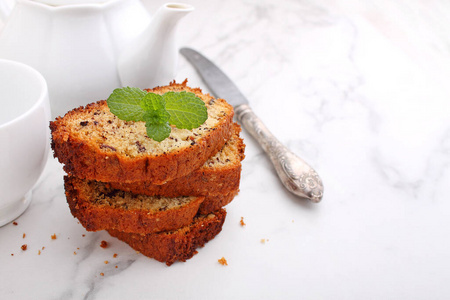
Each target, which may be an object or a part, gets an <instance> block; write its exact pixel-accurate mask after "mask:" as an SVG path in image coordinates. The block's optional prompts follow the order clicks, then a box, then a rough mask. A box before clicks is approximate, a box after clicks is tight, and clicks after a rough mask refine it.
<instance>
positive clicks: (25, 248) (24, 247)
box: [20, 244, 28, 251]
mask: <svg viewBox="0 0 450 300" xmlns="http://www.w3.org/2000/svg"><path fill="white" fill-rule="evenodd" d="M20 248H21V249H22V250H23V251H25V250H27V248H28V246H27V244H23V245H22V246H21V247H20Z"/></svg>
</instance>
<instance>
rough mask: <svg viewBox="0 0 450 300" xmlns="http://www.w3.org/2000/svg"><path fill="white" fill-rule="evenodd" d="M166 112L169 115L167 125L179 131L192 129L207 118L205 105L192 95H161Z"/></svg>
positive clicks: (180, 93)
mask: <svg viewBox="0 0 450 300" xmlns="http://www.w3.org/2000/svg"><path fill="white" fill-rule="evenodd" d="M163 98H164V100H165V101H166V110H167V112H168V113H169V114H170V120H169V123H170V124H172V125H175V126H176V127H177V128H180V129H189V130H191V129H193V128H196V127H199V126H200V125H202V124H203V123H204V122H205V121H206V119H207V118H208V112H207V110H206V106H205V103H204V102H203V101H202V100H200V99H199V98H198V97H197V96H196V95H195V94H194V93H188V92H184V91H183V92H179V93H176V92H167V93H165V94H164V95H163Z"/></svg>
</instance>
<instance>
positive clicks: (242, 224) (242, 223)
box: [239, 217, 246, 226]
mask: <svg viewBox="0 0 450 300" xmlns="http://www.w3.org/2000/svg"><path fill="white" fill-rule="evenodd" d="M239 223H240V224H241V226H245V225H246V224H245V223H244V217H241V221H240V222H239Z"/></svg>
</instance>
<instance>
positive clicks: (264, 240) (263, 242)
mask: <svg viewBox="0 0 450 300" xmlns="http://www.w3.org/2000/svg"><path fill="white" fill-rule="evenodd" d="M268 241H269V239H261V243H262V244H265V243H266V242H268Z"/></svg>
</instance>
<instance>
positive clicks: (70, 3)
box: [33, 0, 109, 6]
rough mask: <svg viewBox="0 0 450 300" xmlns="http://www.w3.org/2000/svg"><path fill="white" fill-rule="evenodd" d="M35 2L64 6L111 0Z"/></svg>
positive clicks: (36, 0) (43, 0) (46, 0)
mask: <svg viewBox="0 0 450 300" xmlns="http://www.w3.org/2000/svg"><path fill="white" fill-rule="evenodd" d="M33 1H35V2H39V3H43V4H47V5H52V6H63V5H74V4H93V3H104V2H108V1H109V0H33Z"/></svg>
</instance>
